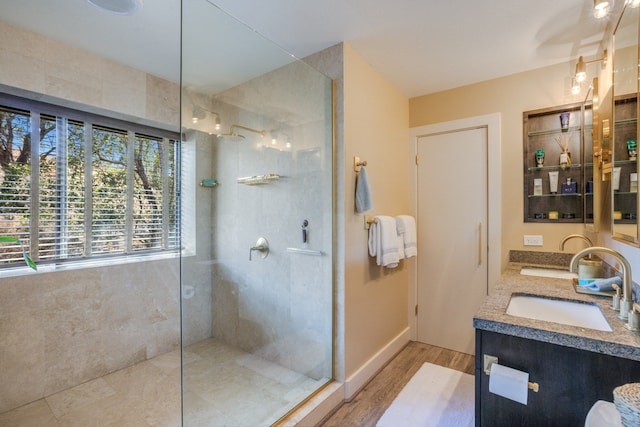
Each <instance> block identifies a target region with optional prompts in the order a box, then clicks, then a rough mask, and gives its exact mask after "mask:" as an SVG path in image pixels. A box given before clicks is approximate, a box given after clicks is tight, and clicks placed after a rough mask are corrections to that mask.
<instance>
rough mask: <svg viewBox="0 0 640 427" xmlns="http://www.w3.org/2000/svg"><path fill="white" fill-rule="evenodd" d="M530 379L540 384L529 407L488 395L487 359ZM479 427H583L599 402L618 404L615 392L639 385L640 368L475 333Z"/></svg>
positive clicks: (617, 360)
mask: <svg viewBox="0 0 640 427" xmlns="http://www.w3.org/2000/svg"><path fill="white" fill-rule="evenodd" d="M484 354H487V355H491V356H496V357H497V358H498V363H500V364H501V365H504V366H508V367H510V368H513V369H518V370H521V371H524V372H528V373H529V381H531V382H536V383H538V384H539V387H540V388H539V391H538V392H537V393H535V392H533V391H531V390H529V394H528V402H527V405H523V404H521V403H518V402H515V401H512V400H509V399H506V398H504V397H501V396H498V395H496V394H493V393H490V392H489V376H488V375H486V374H485V373H484V369H483V355H484ZM475 381H476V393H475V396H476V397H475V398H476V405H475V406H476V418H475V419H476V427H480V426H484V427H489V426H548V427H549V426H559V427H560V426H561V427H568V426H583V425H584V421H585V418H586V416H587V413H588V412H589V409H591V407H592V406H593V404H594V403H595V402H596V401H598V400H605V401H608V402H613V389H614V388H616V387H618V386H620V385H623V384H627V383H633V382H640V362H638V361H634V360H630V359H624V358H619V357H613V356H609V355H604V354H599V353H594V352H590V351H586V350H578V349H575V348H572V347H564V346H561V345H556V344H550V343H546V342H540V341H534V340H531V339H526V338H521V337H516V336H511V335H504V334H500V333H496V332H491V331H486V330H481V329H476V360H475Z"/></svg>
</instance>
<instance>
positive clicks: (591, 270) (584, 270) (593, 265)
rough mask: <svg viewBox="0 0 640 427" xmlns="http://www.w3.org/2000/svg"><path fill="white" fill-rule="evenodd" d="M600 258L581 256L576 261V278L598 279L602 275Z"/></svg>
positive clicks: (602, 268)
mask: <svg viewBox="0 0 640 427" xmlns="http://www.w3.org/2000/svg"><path fill="white" fill-rule="evenodd" d="M603 265H604V264H603V262H602V260H601V259H598V258H588V257H586V258H582V259H580V260H579V261H578V279H599V278H602V277H604V267H603Z"/></svg>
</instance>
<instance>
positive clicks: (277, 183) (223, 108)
mask: <svg viewBox="0 0 640 427" xmlns="http://www.w3.org/2000/svg"><path fill="white" fill-rule="evenodd" d="M182 31H183V35H182V111H181V116H182V128H183V129H182V131H183V132H182V135H183V140H182V152H181V155H182V176H181V186H182V188H181V196H182V198H181V203H182V247H183V252H182V262H181V289H182V347H183V348H182V356H183V357H182V363H183V378H182V382H183V424H184V425H185V426H196V425H207V426H214V425H270V424H273V423H275V422H276V421H277V420H278V419H280V418H282V417H283V416H285V415H286V414H287V413H288V412H289V411H291V410H292V409H294V408H295V407H296V406H297V405H299V404H300V403H301V402H303V401H304V400H305V399H306V398H307V397H309V396H310V395H311V394H312V393H314V392H315V391H317V390H318V389H319V388H321V387H322V386H323V385H325V384H326V383H327V382H328V381H330V380H331V378H332V370H333V368H332V336H333V331H332V319H333V314H332V313H333V275H332V245H333V242H332V234H333V233H332V230H333V222H332V221H333V218H332V213H333V204H332V200H333V197H332V163H333V160H332V120H331V119H332V110H331V108H332V85H331V81H330V79H328V78H327V77H326V76H324V75H322V74H321V73H319V72H317V71H316V70H314V69H313V68H311V67H310V66H309V65H307V64H306V63H304V62H302V61H299V60H296V59H294V58H293V57H292V56H291V55H290V54H288V53H286V52H284V51H283V50H281V49H280V48H279V47H277V46H275V45H274V44H273V43H271V42H269V41H268V40H266V39H264V38H262V37H260V36H259V35H258V34H257V33H256V32H255V31H252V30H251V29H249V28H247V27H246V26H245V25H243V24H242V23H240V22H238V21H236V20H234V19H233V18H231V17H230V16H228V15H227V14H225V13H224V12H223V11H222V10H220V9H219V8H217V7H215V6H213V5H212V4H211V3H209V2H207V1H205V0H185V1H183V22H182Z"/></svg>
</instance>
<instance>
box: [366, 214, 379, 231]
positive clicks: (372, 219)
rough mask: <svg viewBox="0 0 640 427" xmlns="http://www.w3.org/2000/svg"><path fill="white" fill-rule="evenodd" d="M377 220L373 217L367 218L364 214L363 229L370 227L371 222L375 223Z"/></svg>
mask: <svg viewBox="0 0 640 427" xmlns="http://www.w3.org/2000/svg"><path fill="white" fill-rule="evenodd" d="M376 222H377V221H376V219H375V218H367V216H366V215H365V216H364V229H365V230H368V229H369V228H370V227H371V224H375V223H376Z"/></svg>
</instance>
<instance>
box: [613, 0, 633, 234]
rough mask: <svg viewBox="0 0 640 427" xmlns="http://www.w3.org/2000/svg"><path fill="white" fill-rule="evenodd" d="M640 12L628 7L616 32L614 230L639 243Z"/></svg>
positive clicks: (614, 56)
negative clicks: (639, 66)
mask: <svg viewBox="0 0 640 427" xmlns="http://www.w3.org/2000/svg"><path fill="white" fill-rule="evenodd" d="M638 13H639V8H637V7H636V8H631V7H629V6H625V8H624V10H623V12H622V15H621V17H620V20H619V22H618V25H617V27H616V29H615V32H614V34H613V123H614V126H613V144H612V145H613V147H612V150H613V162H612V171H611V192H612V193H611V200H612V202H611V209H612V212H611V218H612V225H611V233H612V235H613V237H614V238H616V239H618V240H623V241H626V242H629V243H633V244H636V245H637V244H638V237H639V236H638V197H637V191H638V162H637V160H636V158H637V157H636V152H637V143H638V126H637V122H638Z"/></svg>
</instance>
